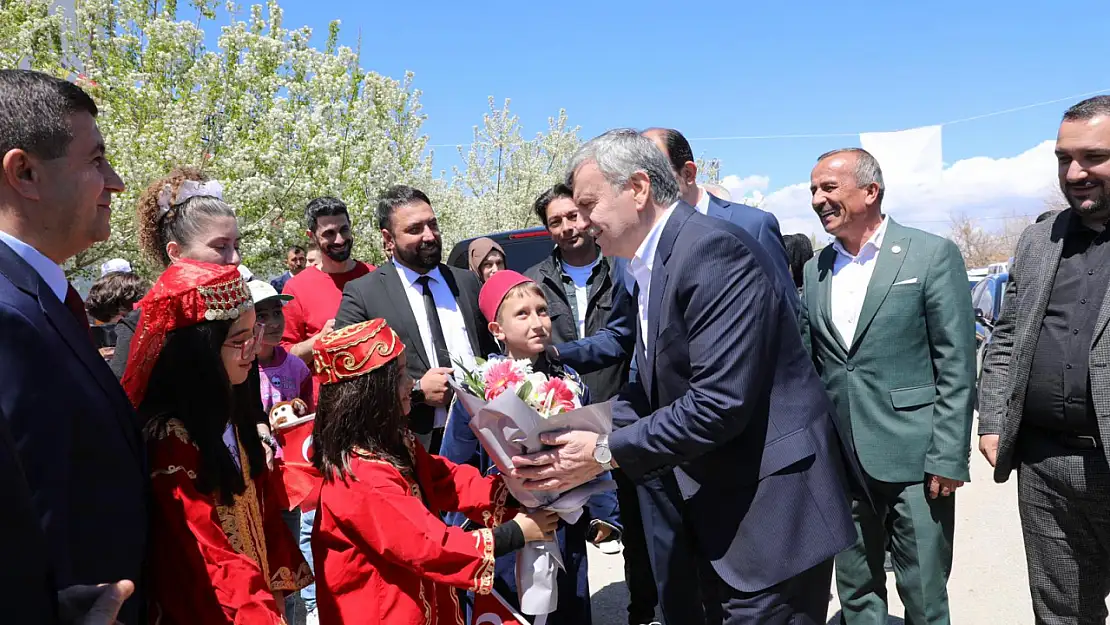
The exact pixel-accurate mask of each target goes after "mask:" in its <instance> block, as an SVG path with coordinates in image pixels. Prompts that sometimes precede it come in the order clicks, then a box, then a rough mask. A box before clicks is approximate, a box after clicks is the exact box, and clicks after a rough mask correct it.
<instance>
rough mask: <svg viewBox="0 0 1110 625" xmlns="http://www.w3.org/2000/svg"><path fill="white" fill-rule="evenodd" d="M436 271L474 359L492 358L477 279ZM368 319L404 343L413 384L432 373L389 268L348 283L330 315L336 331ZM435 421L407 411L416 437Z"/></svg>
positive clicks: (431, 411) (422, 409)
mask: <svg viewBox="0 0 1110 625" xmlns="http://www.w3.org/2000/svg"><path fill="white" fill-rule="evenodd" d="M439 271H440V273H441V274H442V275H443V280H444V282H446V283H447V288H449V289H450V290H451V294H452V295H454V296H455V301H456V302H458V304H459V312H461V313H462V317H463V322H464V323H465V324H466V334H467V337H469V338H470V348H471V350H473V352H474V355H475V356H476V357H479V358H485V357H486V356H487V355H489V354H493V353H497V352H498V351H499V350H498V348H497V343H496V342H495V341H494V340H493V336H492V335H491V334H490V333H489V329H488V327H487V323H486V320H485V318H484V317H482V313H481V311H479V310H478V291H479V290H480V289H481V285H479V284H478V278H477V277H475V275H474V274H473V273H471V272H469V271H466V270H463V269H457V268H455V267H448V266H447V265H443V264H441V265H440V266H439ZM370 319H385V321H386V323H388V324H389V327H390V328H393V330H394V331H395V332H396V333H397V334H398V335H399V336H400V337H401V340H402V341H404V343H405V351H406V352H407V353H408V358H407V361H408V372H409V375H410V376H412V379H414V380H419V379H420V378H422V377H424V374H425V373H427V372H428V369H431V368H432V361H431V359H430V358H428V355H427V354H426V353H424V341H423V340H422V339H421V338H420V326H418V325H417V324H416V317H415V315H413V312H412V308H410V307H409V300H408V296H407V295H406V294H405V287H404V284H403V283H402V282H401V276H399V275H398V274H397V267H395V266H394V265H393V263H383V264H382V265H381V266H380V267H378V268H377V269H376V270H375V271H374V272H372V273H370V274H367V275H365V276H362V277H361V278H358V279H356V280H351V281H350V282H348V283H347V286H345V287H343V300H342V302H340V304H339V312H337V313H336V314H335V329H336V330H339V329H341V328H345V327H347V326H350V325H354V324H356V323H361V322H363V321H368V320H370ZM434 419H435V408H433V407H432V406H429V405H428V404H413V406H412V410H411V411H409V427H410V428H411V429H412V431H414V432H416V433H417V434H427V433H428V432H431V431H432V426H433V424H434Z"/></svg>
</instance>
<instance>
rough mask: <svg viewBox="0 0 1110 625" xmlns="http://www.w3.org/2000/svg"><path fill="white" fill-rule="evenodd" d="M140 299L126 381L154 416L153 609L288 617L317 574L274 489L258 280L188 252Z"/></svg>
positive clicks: (184, 618)
mask: <svg viewBox="0 0 1110 625" xmlns="http://www.w3.org/2000/svg"><path fill="white" fill-rule="evenodd" d="M140 310H141V311H142V312H141V314H140V316H139V320H138V325H137V331H136V332H135V337H134V339H133V340H132V341H131V357H130V359H129V360H128V362H127V369H126V370H125V371H124V375H123V388H124V390H125V391H126V392H127V396H128V398H129V399H130V400H131V403H132V405H134V406H135V408H136V409H137V410H138V413H139V417H140V418H141V419H142V422H143V423H145V424H146V425H145V428H144V431H145V434H146V437H147V457H148V458H149V463H150V469H149V470H150V476H151V478H150V493H151V495H150V496H151V503H150V515H151V522H150V537H149V553H148V555H147V567H148V574H147V579H146V596H147V600H148V602H149V604H150V619H149V620H150V622H151V623H162V624H166V625H170V624H178V623H181V624H184V623H189V624H192V623H251V624H255V623H257V624H259V625H262V624H267V625H284V624H285V623H286V620H285V610H284V607H283V605H284V595H285V594H286V593H291V592H296V591H298V590H300V589H301V588H304V587H305V586H306V585H308V584H309V583H311V582H312V575H311V573H310V572H309V568H308V565H307V564H306V563H305V561H304V557H303V556H302V555H301V554H300V552H299V551H298V550H297V545H296V542H295V541H294V540H293V538H292V537H291V536H290V535H289V532H288V531H287V530H286V529H285V527H283V526H282V523H281V517H280V514H279V512H280V509H279V507H278V506H277V505H276V503H275V498H274V497H272V496H271V495H270V492H271V491H270V489H269V488H268V482H267V480H268V475H269V472H268V471H267V470H266V456H265V452H264V450H263V445H262V441H261V440H260V438H259V432H258V430H257V429H256V425H257V421H256V417H257V412H256V411H257V408H256V407H255V406H256V405H257V404H256V402H257V401H258V399H257V397H256V396H255V393H254V392H252V390H251V388H250V386H249V385H247V384H245V382H246V380H247V376H248V375H249V372H250V370H251V367H252V366H253V363H254V359H255V355H256V353H257V349H256V348H257V346H258V342H259V339H260V337H261V332H262V328H261V327H259V326H257V324H256V323H255V311H254V302H253V301H252V299H251V296H250V293H249V291H248V290H247V286H246V284H245V283H244V282H243V279H242V278H241V277H240V276H239V272H238V271H236V269H235V267H232V266H226V265H212V264H208V263H201V262H197V261H192V260H186V259H182V260H179V261H177V262H175V263H173V264H172V265H170V267H169V268H167V269H166V270H165V271H164V272H163V273H162V275H161V276H160V277H159V278H158V281H157V282H156V283H155V284H154V287H153V288H152V289H151V290H150V293H148V294H147V296H146V297H144V298H143V300H142V301H141V302H140Z"/></svg>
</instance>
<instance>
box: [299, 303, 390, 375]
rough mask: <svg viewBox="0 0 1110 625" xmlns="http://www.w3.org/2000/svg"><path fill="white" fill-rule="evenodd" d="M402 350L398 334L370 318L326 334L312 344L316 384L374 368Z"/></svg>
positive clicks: (383, 323) (384, 363)
mask: <svg viewBox="0 0 1110 625" xmlns="http://www.w3.org/2000/svg"><path fill="white" fill-rule="evenodd" d="M403 351H405V344H404V343H403V342H402V341H401V337H399V336H397V333H396V332H394V331H393V329H392V328H390V327H389V326H388V325H386V323H385V319H371V320H369V321H363V322H362V323H356V324H355V325H353V326H347V327H346V328H342V329H339V330H336V331H335V332H332V333H331V334H328V335H327V336H325V337H323V338H321V339H319V340H317V341H316V344H315V345H313V346H312V361H313V369H314V370H315V374H316V380H317V381H318V382H319V383H320V384H335V383H336V382H342V381H343V380H349V379H351V378H355V377H358V376H360V375H365V374H367V373H370V372H371V371H374V370H375V369H378V368H380V367H382V366H384V365H386V364H388V363H389V361H391V360H393V359H394V358H397V357H398V356H400V355H401V352H403Z"/></svg>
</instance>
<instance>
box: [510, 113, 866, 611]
mask: <svg viewBox="0 0 1110 625" xmlns="http://www.w3.org/2000/svg"><path fill="white" fill-rule="evenodd" d="M568 172H569V174H568V178H569V179H570V182H572V185H571V186H572V187H573V188H574V200H575V204H577V205H578V208H579V211H580V212H581V213H582V218H583V220H584V221H585V222H586V224H587V226H588V227H589V228H590V230H591V232H593V233H594V234H595V236H596V237H597V241H598V244H599V245H601V249H602V251H603V252H604V253H605V254H607V255H614V256H620V257H623V258H627V259H629V270H630V272H631V274H632V276H633V277H634V279H635V282H636V290H637V293H636V301H637V310H638V315H637V316H638V327H637V329H636V339H637V350H636V359H637V362H638V368H637V370H638V375H637V379H636V381H635V383H634V384H632V385H630V388H629V389H628V390H627V391H626V392H624V393H622V394H621V395H620V396H619V397H618V398H617V399H616V400H614V402H613V413H614V421H615V422H617V423H621V424H627V425H624V426H623V427H621V428H619V429H617V430H615V431H614V432H613V433H612V435H610V436H605V435H600V436H599V435H598V434H595V433H589V432H580V431H571V432H566V433H562V434H557V435H553V436H545V439H546V440H545V442H546V443H548V444H551V445H554V446H555V447H554V449H552V450H550V451H545V452H539V453H536V454H531V455H529V456H527V457H521V458H514V463H516V466H517V467H518V468H517V469H515V471H514V473H515V474H517V475H519V476H520V477H523V478H525V479H527V480H529V483H530V484H531V485H532V486H533V487H536V488H542V489H556V490H557V489H562V488H566V487H569V486H573V485H575V484H581V483H584V482H586V481H588V480H590V479H592V478H593V477H594V476H596V475H598V474H599V473H600V472H601V471H604V470H606V469H610V468H612V467H619V468H621V469H623V470H624V471H625V472H626V473H627V474H628V475H629V476H631V477H632V478H633V479H644V478H648V477H651V476H654V475H658V474H660V473H663V472H667V471H671V470H673V474H674V477H675V480H674V485H675V489H674V492H672V493H671V495H672V501H671V503H672V505H674V506H675V507H676V508H677V509H678V510H679V513H680V515H681V522H682V523H683V524H684V526H685V528H686V531H687V533H688V534H689V535H690V536H691V538H692V540H691V541H690V544H688V545H682V546H676V548H680V549H688V550H690V551H691V552H692V553H693V554H694V559H695V561H696V563H697V567H698V571H697V573H698V575H699V584H700V590H701V594H702V596H703V598H704V604H705V620H706V622H709V623H715V624H716V623H723V624H729V625H738V624H740V623H751V622H759V623H763V624H767V625H777V624H781V625H787V624H818V623H820V624H822V625H823V624H824V623H825V617H826V614H827V611H828V589H829V583H830V580H831V577H832V558H833V556H834V555H836V554H837V553H838V552H840V551H841V550H842V549H844V548H846V547H848V546H849V545H851V544H852V543H853V542H854V541H855V531H854V529H853V527H852V522H851V516H850V511H849V505H848V498H847V492H848V491H847V489H848V485H847V480H846V476H845V472H844V464H843V458H842V455H841V446H842V444H843V443H842V442H841V441H840V440H839V437H838V433H837V431H836V428H835V426H834V422H833V418H832V415H831V412H832V409H831V405H830V403H829V401H828V398H827V397H826V396H825V393H824V389H823V388H822V386H821V381H820V379H819V378H818V377H817V373H816V372H815V371H814V369H813V365H812V363H811V362H810V360H809V356H808V355H807V354H806V352H805V349H804V348H803V347H802V342H801V337H800V336H799V334H798V330H797V321H796V318H795V315H794V312H793V309H792V308H791V306H790V305H789V304H788V302H787V289H784V285H783V284H782V282H781V279H780V278H779V275H780V274H779V272H777V271H776V270H775V268H774V262H773V261H772V260H771V258H770V256H768V254H767V252H766V250H764V249H763V247H762V246H760V245H759V243H757V242H756V240H755V239H754V238H752V237H751V236H750V235H748V234H747V233H746V232H744V230H742V229H741V228H738V227H736V226H734V225H732V224H726V223H724V222H722V221H720V220H713V219H710V218H708V217H705V216H702V215H700V214H698V212H697V211H696V210H695V209H694V208H693V207H692V206H690V205H688V204H686V203H685V202H682V201H681V200H679V199H678V185H677V182H676V181H675V178H674V174H673V172H671V169H670V167H669V164H668V163H667V160H666V158H665V157H664V156H663V155H662V154H661V153H660V152H659V150H658V149H656V148H655V146H654V145H653V144H652V143H651V141H650V140H647V139H645V138H644V137H642V136H640V135H639V134H637V133H636V132H635V131H632V130H615V131H610V132H608V133H606V134H604V135H601V136H600V137H597V138H595V139H593V140H591V141H590V142H588V143H587V144H586V145H584V146H583V147H582V148H581V149H580V150H579V151H578V152H577V153H576V154H575V156H574V157H573V158H572V159H571V164H570V167H569V168H568ZM790 290H791V291H792V289H790ZM679 573H680V572H678V571H671V575H672V577H673V576H674V575H677V574H679ZM685 573H686V574H688V575H689V574H690V573H691V572H690V571H686V572H685ZM699 620H700V619H697V617H696V615H687V616H679V617H677V618H676V619H674V620H672V622H673V623H676V624H679V623H687V622H697V621H699Z"/></svg>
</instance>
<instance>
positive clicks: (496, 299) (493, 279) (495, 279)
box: [478, 269, 533, 322]
mask: <svg viewBox="0 0 1110 625" xmlns="http://www.w3.org/2000/svg"><path fill="white" fill-rule="evenodd" d="M527 282H533V280H532V279H531V278H529V277H527V276H525V275H523V274H519V273H517V272H515V271H513V270H512V269H505V270H503V271H498V272H497V273H495V274H493V275H492V276H490V277H489V280H486V283H485V284H483V285H482V290H481V291H480V292H479V293H478V309H479V310H481V311H482V314H483V315H485V317H486V321H491V322H492V321H497V309H498V308H501V302H502V300H504V299H505V295H507V294H508V293H509V291H510V290H512V288H513V287H514V286H517V285H520V284H525V283H527Z"/></svg>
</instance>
